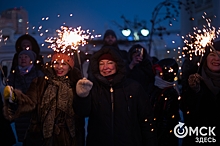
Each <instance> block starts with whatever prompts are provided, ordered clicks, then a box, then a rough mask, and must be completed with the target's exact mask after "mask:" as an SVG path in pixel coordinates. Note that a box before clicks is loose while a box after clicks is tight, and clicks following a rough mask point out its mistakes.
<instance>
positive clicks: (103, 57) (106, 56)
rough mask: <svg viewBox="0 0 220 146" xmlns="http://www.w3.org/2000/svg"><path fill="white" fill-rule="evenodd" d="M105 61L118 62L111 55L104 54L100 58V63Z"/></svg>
mask: <svg viewBox="0 0 220 146" xmlns="http://www.w3.org/2000/svg"><path fill="white" fill-rule="evenodd" d="M104 59H106V60H111V61H114V62H116V61H115V59H114V58H113V57H112V55H111V54H103V55H101V56H100V57H99V62H100V61H101V60H104Z"/></svg>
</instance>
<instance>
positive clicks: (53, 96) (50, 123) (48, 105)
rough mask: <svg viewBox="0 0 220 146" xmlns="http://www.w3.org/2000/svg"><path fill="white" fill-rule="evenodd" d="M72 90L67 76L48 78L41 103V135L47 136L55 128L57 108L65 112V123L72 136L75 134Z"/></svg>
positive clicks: (50, 134) (49, 135)
mask: <svg viewBox="0 0 220 146" xmlns="http://www.w3.org/2000/svg"><path fill="white" fill-rule="evenodd" d="M72 103H73V92H72V88H71V86H70V81H69V78H66V77H65V76H63V77H57V76H54V77H53V76H52V77H51V78H49V79H48V87H47V88H46V91H45V92H44V95H43V98H42V103H41V107H40V108H41V122H42V125H43V136H44V138H49V137H51V136H52V134H53V132H54V127H55V128H56V124H59V123H56V122H57V121H56V118H57V117H56V114H57V109H59V110H61V111H63V112H65V114H66V116H65V121H66V123H65V124H66V125H67V127H68V129H69V131H70V134H71V136H72V137H74V136H75V121H74V119H73V116H74V111H73V108H72Z"/></svg>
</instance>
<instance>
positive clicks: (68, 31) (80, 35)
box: [45, 26, 93, 75]
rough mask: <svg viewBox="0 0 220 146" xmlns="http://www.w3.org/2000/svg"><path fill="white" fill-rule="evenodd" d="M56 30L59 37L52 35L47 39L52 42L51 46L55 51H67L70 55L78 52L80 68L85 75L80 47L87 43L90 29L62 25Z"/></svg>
mask: <svg viewBox="0 0 220 146" xmlns="http://www.w3.org/2000/svg"><path fill="white" fill-rule="evenodd" d="M56 32H57V33H58V37H50V38H47V39H46V40H45V41H46V42H49V43H51V46H50V48H51V49H53V51H55V52H61V53H67V54H68V55H74V52H76V53H77V58H78V62H79V66H80V70H81V72H82V75H83V70H82V67H81V59H80V56H79V52H80V51H79V50H78V47H79V46H84V45H85V44H87V40H88V39H89V37H90V36H91V33H90V32H89V30H87V31H84V30H81V27H77V28H72V27H67V26H61V29H60V30H57V31H56ZM92 37H93V36H91V38H92Z"/></svg>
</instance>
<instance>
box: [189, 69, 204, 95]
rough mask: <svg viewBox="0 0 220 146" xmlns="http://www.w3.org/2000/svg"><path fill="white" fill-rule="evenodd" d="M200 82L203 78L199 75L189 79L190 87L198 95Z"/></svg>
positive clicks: (193, 75)
mask: <svg viewBox="0 0 220 146" xmlns="http://www.w3.org/2000/svg"><path fill="white" fill-rule="evenodd" d="M200 80H203V78H202V77H201V76H200V75H199V74H198V73H195V74H191V75H190V76H189V78H188V83H189V86H190V87H191V88H192V89H193V90H194V91H195V92H196V93H197V92H199V90H200Z"/></svg>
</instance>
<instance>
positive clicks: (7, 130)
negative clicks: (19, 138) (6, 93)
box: [0, 93, 16, 146]
mask: <svg viewBox="0 0 220 146" xmlns="http://www.w3.org/2000/svg"><path fill="white" fill-rule="evenodd" d="M2 100H3V98H2V94H1V93H0V138H1V140H0V145H1V146H13V145H14V144H15V143H16V139H15V135H14V133H13V130H12V127H11V122H10V121H9V120H7V119H5V117H4V115H3V101H2Z"/></svg>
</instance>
